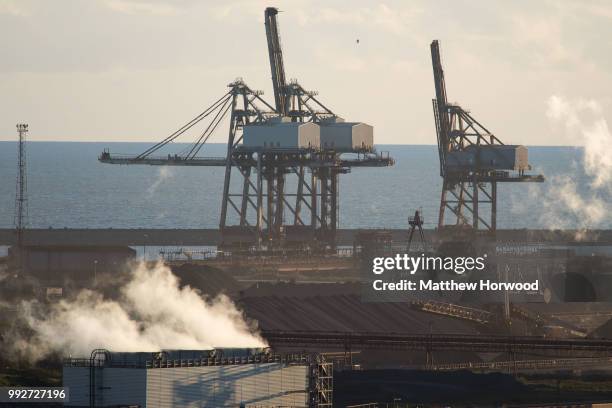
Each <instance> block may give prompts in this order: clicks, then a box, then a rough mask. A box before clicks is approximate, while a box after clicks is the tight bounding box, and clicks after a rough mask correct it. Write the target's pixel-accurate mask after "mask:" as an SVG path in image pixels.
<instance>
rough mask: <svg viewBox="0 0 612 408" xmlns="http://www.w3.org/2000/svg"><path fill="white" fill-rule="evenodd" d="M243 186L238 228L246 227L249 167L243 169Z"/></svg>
mask: <svg viewBox="0 0 612 408" xmlns="http://www.w3.org/2000/svg"><path fill="white" fill-rule="evenodd" d="M243 177H244V181H243V185H242V205H241V206H240V226H241V227H244V226H245V225H247V210H248V208H249V207H248V205H249V189H250V181H251V180H250V177H251V166H249V167H245V168H243Z"/></svg>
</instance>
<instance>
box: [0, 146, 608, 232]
mask: <svg viewBox="0 0 612 408" xmlns="http://www.w3.org/2000/svg"><path fill="white" fill-rule="evenodd" d="M150 146H151V143H116V142H115V143H110V142H109V143H105V142H36V141H35V142H28V143H27V149H26V151H27V156H26V157H27V198H28V200H27V204H28V217H27V223H28V226H29V227H31V228H216V227H217V226H218V223H219V213H220V206H221V192H222V188H223V177H224V169H223V168H220V167H176V166H175V167H165V166H163V167H159V166H143V165H139V166H125V165H123V166H122V165H110V164H103V163H100V162H99V161H98V156H99V155H100V153H101V152H102V151H103V149H109V150H110V151H111V152H112V153H122V154H139V153H141V152H143V151H144V150H145V149H147V148H148V147H150ZM186 147H187V144H180V143H177V144H171V145H169V146H168V148H167V150H166V151H162V152H160V154H162V155H165V154H167V153H177V152H179V151H181V150H183V149H185V148H186ZM377 150H378V151H380V152H389V154H390V155H391V156H392V157H393V158H394V159H395V160H396V164H395V165H394V166H392V167H387V168H354V169H352V171H351V172H350V173H349V174H345V175H341V176H340V182H339V191H340V204H339V208H340V216H339V223H340V227H341V228H404V227H407V225H408V224H407V218H408V217H409V216H410V215H412V214H414V211H415V210H417V209H419V210H421V213H422V214H423V216H424V218H425V227H426V228H433V227H435V225H436V223H437V217H438V209H439V205H440V204H439V202H440V191H441V177H440V169H439V162H438V152H437V148H436V146H425V145H379V146H377ZM200 155H201V156H225V145H224V144H209V145H206V146H205V148H204V149H203V151H201V152H200ZM529 160H530V163H531V165H532V167H533V170H532V171H531V173H533V174H543V175H544V176H545V177H546V181H545V182H544V183H504V184H501V185H500V186H499V188H498V227H499V228H512V229H520V228H544V229H546V228H551V229H553V228H611V227H612V217H610V216H608V214H607V213H604V215H603V216H602V215H601V213H600V214H599V215H595V216H592V215H591V214H590V212H591V210H592V209H593V208H596V207H593V205H595V206H597V205H600V204H601V205H603V208H604V209H608V208H609V204H608V203H610V202H612V200H611V198H612V197H610V195H611V194H610V190H611V189H601V188H594V187H593V177H592V176H591V175H589V174H588V173H587V172H586V171H585V169H584V151H583V149H582V148H578V147H540V146H533V147H529ZM16 177H17V143H16V142H11V141H4V142H0V228H11V227H12V226H13V225H14V213H15V210H14V208H15V192H16ZM568 194H570V195H573V196H572V197H567V195H568Z"/></svg>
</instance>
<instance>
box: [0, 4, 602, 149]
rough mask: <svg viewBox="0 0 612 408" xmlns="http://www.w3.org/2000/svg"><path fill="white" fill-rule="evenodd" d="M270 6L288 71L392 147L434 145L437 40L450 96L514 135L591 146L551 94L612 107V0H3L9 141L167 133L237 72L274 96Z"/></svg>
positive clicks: (0, 43) (1, 126)
mask: <svg viewBox="0 0 612 408" xmlns="http://www.w3.org/2000/svg"><path fill="white" fill-rule="evenodd" d="M266 6H276V7H279V8H280V9H281V10H282V13H281V14H280V16H279V19H280V29H281V35H282V44H283V51H284V56H285V67H286V70H287V76H288V78H298V79H299V80H300V82H301V83H302V85H303V86H304V87H305V88H307V89H313V90H317V91H318V92H319V97H320V99H321V100H322V101H324V102H325V103H326V105H328V106H329V107H330V108H332V110H334V111H335V112H336V113H338V114H340V115H341V116H343V117H345V118H347V119H349V120H356V121H364V122H368V123H370V124H372V125H374V127H375V137H376V142H377V143H395V144H399V143H402V144H409V143H421V144H434V143H435V133H434V126H433V117H432V108H431V98H432V97H433V95H434V88H433V81H432V73H431V59H430V55H429V43H430V42H431V40H432V39H434V38H437V39H439V40H440V41H441V46H442V57H443V63H444V66H445V72H446V80H447V91H448V95H449V99H450V100H451V101H456V102H460V103H461V104H462V105H463V106H464V107H465V108H468V109H470V110H471V112H472V113H473V114H474V116H476V117H477V118H478V119H479V120H480V121H481V122H483V123H484V124H485V125H486V126H487V127H488V128H489V129H490V130H492V131H493V132H494V133H495V134H496V135H498V136H499V137H500V138H501V139H502V140H504V141H505V142H506V143H522V144H531V145H534V144H540V145H543V144H546V145H567V144H579V143H580V142H579V141H575V140H572V135H571V134H570V133H568V132H562V131H559V129H557V128H555V127H554V126H553V125H552V124H551V123H550V121H549V119H548V118H547V116H546V108H547V105H546V104H547V100H548V99H549V98H550V97H551V96H552V95H560V96H562V97H565V98H568V99H573V100H579V99H587V100H595V101H597V102H598V103H599V104H600V105H601V107H602V114H603V116H604V117H606V116H607V117H608V119H609V118H610V112H612V95H611V90H612V77H611V76H610V75H609V72H610V71H611V70H612V43H611V42H612V2H610V1H578V0H576V1H486V0H483V1H457V0H451V1H388V2H374V1H371V2H369V1H361V0H354V1H314V2H308V1H275V2H272V1H264V2H262V1H233V0H228V1H218V2H212V1H210V2H208V1H196V0H174V1H171V0H142V1H140V0H72V1H70V0H38V1H37V0H0V48H1V50H2V57H1V58H0V118H2V121H1V122H0V139H2V140H12V139H14V138H15V123H17V122H19V121H27V122H28V123H29V124H30V129H31V131H30V138H31V139H32V140H85V141H157V140H160V139H162V138H163V137H165V136H167V135H168V134H170V133H171V132H172V131H173V130H175V129H176V128H178V127H179V126H180V125H182V124H183V123H185V122H186V121H188V120H189V119H191V118H192V117H193V116H194V115H195V114H196V113H198V112H200V111H201V110H202V109H203V108H205V107H206V106H207V105H208V104H210V103H211V102H213V101H214V100H216V99H217V98H218V97H220V96H221V95H222V94H224V93H225V92H226V85H227V84H228V83H229V82H231V81H232V80H233V79H235V78H236V77H243V78H244V80H245V81H246V82H247V83H248V84H249V85H250V86H251V87H252V88H255V89H262V90H264V92H265V95H264V97H265V98H266V99H268V100H269V101H270V102H273V99H274V98H273V97H272V86H271V82H270V70H269V66H268V56H267V48H266V39H265V30H264V25H263V11H264V9H265V7H266ZM357 39H359V43H357V41H356V40H357ZM226 133H227V132H226V128H224V129H223V131H222V132H218V134H217V135H216V136H215V139H214V141H217V142H222V141H225V138H226ZM185 141H187V140H185Z"/></svg>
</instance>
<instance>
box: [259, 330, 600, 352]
mask: <svg viewBox="0 0 612 408" xmlns="http://www.w3.org/2000/svg"><path fill="white" fill-rule="evenodd" d="M261 334H262V336H263V338H265V339H266V340H267V341H268V344H269V345H270V347H272V348H273V349H278V348H279V347H282V348H297V349H300V350H304V349H306V348H308V347H317V348H318V349H319V350H320V349H321V348H322V347H328V348H330V349H341V350H349V351H350V350H355V349H379V350H381V349H382V350H417V351H418V350H421V351H426V352H431V351H474V352H507V353H513V354H533V353H542V354H546V355H551V356H572V357H610V356H612V340H609V339H585V338H572V339H566V338H547V337H537V336H495V335H486V336H483V335H472V334H468V335H461V334H402V333H358V332H357V333H356V332H325V331H323V332H318V331H273V330H264V331H262V333H261Z"/></svg>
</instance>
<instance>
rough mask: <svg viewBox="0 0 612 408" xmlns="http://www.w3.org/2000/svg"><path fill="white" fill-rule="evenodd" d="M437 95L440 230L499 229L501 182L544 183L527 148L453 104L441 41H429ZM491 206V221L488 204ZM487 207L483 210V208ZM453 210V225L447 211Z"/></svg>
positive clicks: (451, 213) (435, 111)
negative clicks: (509, 141)
mask: <svg viewBox="0 0 612 408" xmlns="http://www.w3.org/2000/svg"><path fill="white" fill-rule="evenodd" d="M431 60H432V66H433V76H434V85H435V92H436V98H435V99H433V101H432V103H433V112H434V120H435V126H436V135H437V139H438V153H439V157H440V176H441V177H442V194H441V200H440V211H439V216H438V228H439V229H442V228H444V227H447V226H448V225H455V226H459V227H465V226H471V227H472V228H473V229H474V230H479V229H481V228H482V229H484V230H486V231H495V230H496V229H497V183H500V182H503V183H507V182H543V181H544V176H543V175H529V174H526V171H528V170H530V169H531V166H530V165H529V163H528V153H527V148H526V147H525V146H517V145H505V144H504V143H502V141H501V140H500V139H499V138H497V136H495V135H493V134H492V133H491V132H490V131H489V130H488V129H487V128H486V127H484V126H483V125H482V124H481V123H480V122H479V121H478V120H476V119H475V118H474V116H473V115H472V114H471V113H470V112H469V111H467V110H465V109H463V108H462V107H461V106H460V105H458V104H452V103H449V102H448V100H447V95H446V83H445V80H444V70H443V68H442V62H441V56H440V45H439V42H438V40H434V41H433V42H432V43H431ZM485 205H486V206H488V215H489V217H488V219H486V218H487V217H486V216H485V213H486V210H487V209H485V208H481V207H483V206H485ZM483 210H485V211H483ZM447 212H450V215H451V217H450V221H451V222H450V223H448V224H447V223H446V221H448V219H447V218H445V214H446V213H447Z"/></svg>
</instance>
